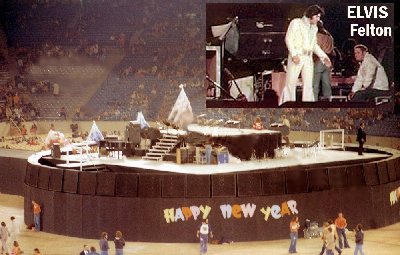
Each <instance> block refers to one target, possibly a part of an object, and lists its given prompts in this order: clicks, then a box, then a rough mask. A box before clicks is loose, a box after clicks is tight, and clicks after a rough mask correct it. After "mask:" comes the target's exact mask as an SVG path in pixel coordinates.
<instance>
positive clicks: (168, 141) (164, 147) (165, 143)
mask: <svg viewBox="0 0 400 255" xmlns="http://www.w3.org/2000/svg"><path fill="white" fill-rule="evenodd" d="M178 142H179V140H178V136H176V135H170V134H163V137H162V138H161V139H159V141H158V142H157V143H156V144H155V145H153V146H152V147H151V149H149V151H148V152H147V153H146V155H145V156H143V157H142V159H147V160H156V161H162V160H163V159H164V156H165V155H166V154H167V153H169V152H170V151H172V149H174V148H175V146H176V145H177V144H178Z"/></svg>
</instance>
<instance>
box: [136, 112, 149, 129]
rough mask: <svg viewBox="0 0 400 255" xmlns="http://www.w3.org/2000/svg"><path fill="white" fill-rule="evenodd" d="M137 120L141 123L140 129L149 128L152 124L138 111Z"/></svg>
mask: <svg viewBox="0 0 400 255" xmlns="http://www.w3.org/2000/svg"><path fill="white" fill-rule="evenodd" d="M136 122H137V123H139V124H140V129H143V128H148V127H150V125H149V124H148V123H147V121H146V119H145V118H144V116H143V113H142V112H138V114H137V118H136Z"/></svg>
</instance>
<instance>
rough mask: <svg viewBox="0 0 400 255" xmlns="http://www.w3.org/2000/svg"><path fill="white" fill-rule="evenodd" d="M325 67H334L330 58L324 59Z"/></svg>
mask: <svg viewBox="0 0 400 255" xmlns="http://www.w3.org/2000/svg"><path fill="white" fill-rule="evenodd" d="M324 65H325V66H326V67H328V68H330V67H331V66H332V62H331V60H330V59H329V58H326V59H324Z"/></svg>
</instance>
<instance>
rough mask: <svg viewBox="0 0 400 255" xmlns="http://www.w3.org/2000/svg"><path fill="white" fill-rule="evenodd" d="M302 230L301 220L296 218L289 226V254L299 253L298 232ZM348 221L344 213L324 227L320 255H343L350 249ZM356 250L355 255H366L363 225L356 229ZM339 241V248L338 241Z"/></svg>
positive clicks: (358, 225) (325, 223)
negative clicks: (347, 234) (345, 250)
mask: <svg viewBox="0 0 400 255" xmlns="http://www.w3.org/2000/svg"><path fill="white" fill-rule="evenodd" d="M299 229H300V224H299V218H298V217H297V216H294V217H293V218H292V220H291V221H290V224H289V230H290V246H289V253H297V240H298V237H299V236H298V231H299ZM346 230H347V220H346V218H345V217H344V216H343V213H341V212H340V213H338V216H337V218H336V219H335V221H333V220H328V221H327V222H324V223H323V225H322V237H321V238H322V249H321V252H320V255H323V254H324V253H326V255H333V254H334V252H333V250H336V251H337V252H338V254H339V255H341V254H342V252H343V249H346V248H350V245H349V242H348V241H347V236H346ZM354 234H355V243H356V248H355V250H354V255H357V254H358V252H359V251H360V253H361V255H364V252H363V244H364V231H363V226H362V225H361V224H357V227H356V228H355V229H354ZM337 240H338V241H339V247H338V246H337V244H336V241H337Z"/></svg>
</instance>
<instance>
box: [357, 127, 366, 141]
mask: <svg viewBox="0 0 400 255" xmlns="http://www.w3.org/2000/svg"><path fill="white" fill-rule="evenodd" d="M361 139H364V142H366V141H367V134H366V133H365V131H364V130H363V129H362V128H358V131H357V142H360V141H361Z"/></svg>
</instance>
